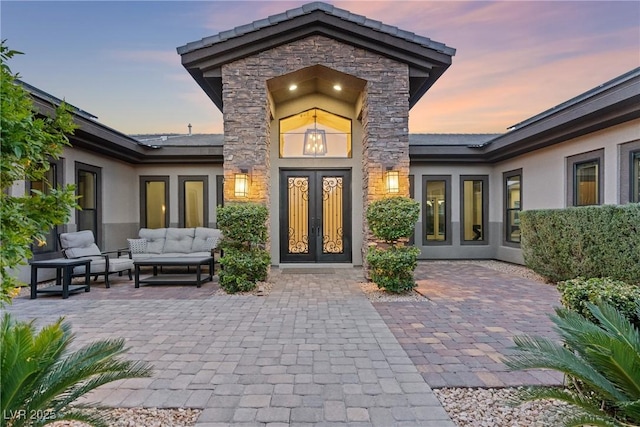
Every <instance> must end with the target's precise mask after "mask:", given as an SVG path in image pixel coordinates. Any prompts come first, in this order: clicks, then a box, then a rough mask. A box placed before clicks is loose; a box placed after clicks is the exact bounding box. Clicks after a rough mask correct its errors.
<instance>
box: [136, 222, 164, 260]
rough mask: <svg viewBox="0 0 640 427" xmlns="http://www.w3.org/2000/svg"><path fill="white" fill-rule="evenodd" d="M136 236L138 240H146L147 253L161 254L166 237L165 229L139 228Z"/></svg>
mask: <svg viewBox="0 0 640 427" xmlns="http://www.w3.org/2000/svg"><path fill="white" fill-rule="evenodd" d="M138 235H139V236H140V238H142V239H146V240H147V252H149V253H151V254H161V253H162V248H164V241H165V237H166V235H167V229H166V228H141V229H140V231H139V232H138Z"/></svg>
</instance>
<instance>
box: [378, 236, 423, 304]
mask: <svg viewBox="0 0 640 427" xmlns="http://www.w3.org/2000/svg"><path fill="white" fill-rule="evenodd" d="M419 254H420V249H418V248H415V247H413V246H406V247H397V246H392V247H390V248H388V249H385V250H383V249H378V248H375V247H371V248H369V253H368V254H367V262H368V263H369V268H370V273H371V280H373V282H374V283H375V284H376V285H378V287H379V288H381V289H385V290H386V291H388V292H394V293H402V292H408V291H410V290H412V289H413V288H414V287H415V286H416V282H415V280H414V279H413V271H414V270H415V269H416V266H417V265H418V262H417V260H418V255H419Z"/></svg>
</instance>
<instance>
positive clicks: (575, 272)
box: [520, 203, 640, 284]
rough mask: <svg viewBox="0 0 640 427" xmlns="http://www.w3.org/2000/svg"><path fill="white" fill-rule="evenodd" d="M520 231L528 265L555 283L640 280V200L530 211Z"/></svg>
mask: <svg viewBox="0 0 640 427" xmlns="http://www.w3.org/2000/svg"><path fill="white" fill-rule="evenodd" d="M520 229H521V232H522V254H523V256H524V261H525V264H526V265H527V267H529V268H531V269H532V270H534V271H535V272H536V273H538V274H541V275H543V276H544V277H546V278H547V279H549V280H550V281H553V282H559V281H562V280H569V279H573V278H576V277H610V278H612V279H615V280H622V281H625V282H627V283H631V284H640V204H637V203H636V204H629V205H622V206H613V205H611V206H609V205H607V206H585V207H576V208H566V209H550V210H530V211H525V212H522V213H521V214H520Z"/></svg>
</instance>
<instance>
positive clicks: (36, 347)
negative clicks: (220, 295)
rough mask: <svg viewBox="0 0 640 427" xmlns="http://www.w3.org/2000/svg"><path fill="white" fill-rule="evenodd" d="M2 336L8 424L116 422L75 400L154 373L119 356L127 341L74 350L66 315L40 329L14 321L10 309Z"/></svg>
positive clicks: (0, 368) (2, 405) (0, 399)
mask: <svg viewBox="0 0 640 427" xmlns="http://www.w3.org/2000/svg"><path fill="white" fill-rule="evenodd" d="M0 334H1V335H2V336H1V337H0V384H2V393H0V411H1V412H2V420H1V421H0V425H1V426H3V427H4V426H11V427H22V426H41V425H45V424H50V423H53V422H54V421H63V420H67V421H69V420H77V421H83V422H84V423H86V424H89V425H93V426H107V425H112V423H109V420H107V419H105V417H104V416H102V415H100V414H99V413H86V412H83V411H82V408H83V406H82V405H74V406H70V404H71V403H73V402H75V401H76V400H77V399H78V398H80V397H82V396H84V395H85V394H87V393H89V392H90V391H92V390H94V389H96V388H97V387H99V386H101V385H103V384H108V383H110V382H112V381H116V380H122V379H127V378H137V377H149V376H151V374H152V371H151V366H150V365H149V364H148V363H146V362H133V361H129V360H123V359H121V358H120V356H121V355H123V354H124V353H125V351H126V349H125V348H124V339H115V340H100V341H96V342H93V343H90V344H88V345H86V346H83V347H82V348H77V349H75V351H73V352H71V351H70V350H69V349H70V348H71V347H72V344H73V340H74V335H73V334H72V333H71V327H70V325H69V324H68V323H67V322H63V319H59V320H58V321H57V322H55V323H53V324H50V325H46V326H44V327H43V328H42V329H41V330H40V331H38V332H36V330H35V327H34V325H33V321H31V322H28V323H27V322H20V321H15V320H13V319H12V318H11V315H10V314H8V313H6V314H5V315H4V316H3V318H2V323H1V325H0Z"/></svg>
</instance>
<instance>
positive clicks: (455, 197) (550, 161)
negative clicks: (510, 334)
mask: <svg viewBox="0 0 640 427" xmlns="http://www.w3.org/2000/svg"><path fill="white" fill-rule="evenodd" d="M621 144H625V147H630V146H633V147H635V146H636V144H640V120H634V121H630V122H627V123H623V124H620V125H617V126H613V127H611V128H609V129H606V130H602V131H599V132H594V133H592V134H589V135H585V136H581V137H578V138H574V139H571V140H569V141H566V142H563V143H560V144H556V145H553V146H551V147H547V148H544V149H540V150H536V151H533V152H531V153H528V154H524V155H521V156H518V157H516V158H513V159H510V160H507V161H504V162H500V163H497V164H495V165H467V164H448V165H439V164H429V163H422V164H412V166H411V174H412V175H414V183H415V184H414V185H415V188H414V190H415V198H416V200H418V201H419V202H420V203H421V206H422V205H423V204H424V189H423V188H422V176H423V175H450V176H451V178H452V180H451V183H452V185H451V193H452V194H451V207H452V209H451V223H452V227H451V232H452V242H451V244H450V245H444V246H443V245H439V246H432V245H424V244H423V243H422V233H423V224H422V213H421V216H420V220H419V222H418V224H417V226H416V246H418V247H420V248H421V250H422V253H421V258H423V259H449V258H496V259H500V260H504V261H509V262H514V263H523V262H524V260H523V258H522V251H521V250H520V249H519V248H517V247H509V246H505V245H504V244H503V239H504V229H503V227H504V224H503V216H504V212H503V209H504V207H503V204H504V202H503V197H504V194H503V190H504V183H503V173H504V172H509V171H512V170H516V169H522V207H523V209H524V210H528V209H554V208H565V207H567V190H568V182H569V181H568V173H572V171H567V157H570V156H575V155H578V154H582V153H587V152H592V151H595V150H600V149H603V150H604V161H603V164H602V167H604V192H603V195H604V204H617V203H619V202H620V196H619V194H620V187H621V186H622V187H623V188H628V180H629V175H628V171H624V172H623V173H622V174H621V171H620V164H621V157H620V148H621ZM639 147H640V145H639ZM638 149H640V148H638ZM460 175H489V236H488V237H489V244H488V245H481V246H466V245H462V244H461V243H460V226H459V223H460V220H461V218H460V216H461V214H460V212H461V206H460V184H459V182H460V178H459V177H460Z"/></svg>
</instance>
